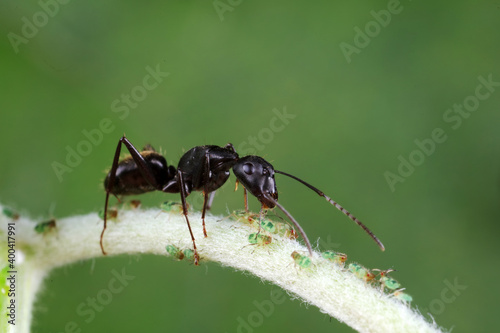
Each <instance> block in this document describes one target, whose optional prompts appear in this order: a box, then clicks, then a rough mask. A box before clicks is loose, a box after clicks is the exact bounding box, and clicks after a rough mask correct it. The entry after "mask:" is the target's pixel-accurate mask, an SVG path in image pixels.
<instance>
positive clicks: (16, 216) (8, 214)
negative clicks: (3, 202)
mask: <svg viewBox="0 0 500 333" xmlns="http://www.w3.org/2000/svg"><path fill="white" fill-rule="evenodd" d="M2 213H3V215H5V216H6V217H8V218H9V219H13V220H17V219H19V214H17V213H16V212H14V211H12V210H10V209H9V208H6V207H4V208H3V209H2Z"/></svg>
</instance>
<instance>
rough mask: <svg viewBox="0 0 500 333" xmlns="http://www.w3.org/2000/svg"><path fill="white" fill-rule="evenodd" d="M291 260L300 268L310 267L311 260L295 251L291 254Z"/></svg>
mask: <svg viewBox="0 0 500 333" xmlns="http://www.w3.org/2000/svg"><path fill="white" fill-rule="evenodd" d="M292 258H293V261H295V264H297V265H299V266H300V267H302V268H307V267H309V266H311V263H312V262H311V259H310V258H309V257H308V256H304V255H302V254H300V253H298V252H297V251H293V252H292Z"/></svg>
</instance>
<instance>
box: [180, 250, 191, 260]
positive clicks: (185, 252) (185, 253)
mask: <svg viewBox="0 0 500 333" xmlns="http://www.w3.org/2000/svg"><path fill="white" fill-rule="evenodd" d="M182 253H184V258H186V259H187V260H194V251H193V250H191V249H185V250H184V251H182Z"/></svg>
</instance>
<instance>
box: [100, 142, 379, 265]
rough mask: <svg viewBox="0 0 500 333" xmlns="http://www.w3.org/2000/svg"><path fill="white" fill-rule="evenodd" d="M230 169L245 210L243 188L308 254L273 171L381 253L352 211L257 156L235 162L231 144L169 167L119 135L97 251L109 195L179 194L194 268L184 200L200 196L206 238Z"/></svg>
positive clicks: (199, 151)
mask: <svg viewBox="0 0 500 333" xmlns="http://www.w3.org/2000/svg"><path fill="white" fill-rule="evenodd" d="M122 144H124V145H125V147H127V149H128V151H129V152H130V155H131V156H127V157H125V158H124V159H123V160H121V161H119V158H120V151H121V146H122ZM231 169H232V170H233V173H234V175H235V176H236V184H238V182H240V183H241V184H243V186H244V188H245V190H244V194H245V209H247V208H248V206H247V195H246V190H248V191H250V193H252V194H253V195H254V196H255V197H256V198H257V199H258V200H259V201H260V203H261V205H262V210H261V212H262V211H263V210H264V209H267V208H274V207H278V208H279V209H280V210H282V211H283V213H284V214H285V215H286V216H287V217H288V218H289V219H290V221H292V223H293V224H294V225H295V227H296V228H297V230H298V231H299V232H300V234H301V235H302V238H303V239H304V241H305V243H306V245H307V248H308V250H309V254H310V255H312V247H311V243H310V242H309V239H308V238H307V236H306V234H305V232H304V230H303V229H302V228H301V227H300V225H299V223H298V222H297V221H296V220H295V219H294V218H293V217H292V215H290V213H288V211H287V210H286V209H285V208H284V207H283V206H282V205H281V204H279V203H278V192H277V189H276V182H275V179H274V174H275V173H279V174H282V175H285V176H288V177H291V178H293V179H295V180H297V181H299V182H301V183H302V184H304V185H305V186H307V187H309V188H310V189H311V190H313V191H314V192H316V193H317V194H318V195H320V196H322V197H323V198H325V199H326V200H327V201H328V202H329V203H331V204H332V205H333V206H335V207H336V208H338V209H339V210H340V211H341V212H342V213H344V214H345V215H347V216H348V217H349V218H350V219H351V220H353V221H354V222H356V223H357V224H358V225H359V226H360V227H361V228H363V230H365V231H366V232H367V233H368V234H369V235H370V236H371V238H373V240H374V241H375V242H377V244H378V246H379V247H380V249H381V250H382V251H384V249H385V248H384V245H383V244H382V243H381V242H380V240H379V239H378V238H377V237H376V236H375V235H374V234H373V233H372V232H371V231H370V230H369V229H368V228H367V227H366V226H365V225H364V224H363V223H361V221H359V220H358V219H357V218H355V217H354V216H353V215H351V213H349V212H348V211H347V210H345V209H344V208H343V207H342V206H340V205H339V204H338V203H336V202H335V201H333V200H332V199H330V198H329V197H328V196H326V195H325V194H324V193H323V192H322V191H320V190H318V189H317V188H316V187H314V186H312V185H310V184H308V183H306V182H305V181H303V180H301V179H299V178H297V177H295V176H293V175H290V174H288V173H286V172H283V171H278V170H275V169H274V167H273V166H272V165H271V164H270V163H269V162H267V161H266V160H264V159H263V158H262V157H259V156H254V155H249V156H245V157H241V158H240V157H239V156H238V154H237V153H236V151H235V149H234V147H233V145H232V144H230V143H228V144H227V145H225V146H224V147H219V146H213V145H207V146H197V147H194V148H192V149H190V150H188V151H187V152H186V153H185V154H184V155H183V156H182V157H181V159H180V161H179V164H178V166H177V168H175V167H174V166H172V165H168V164H167V161H166V160H165V158H164V157H163V156H162V155H160V154H159V153H157V152H156V151H155V150H154V149H153V147H151V146H150V145H147V146H146V147H144V149H143V151H141V152H139V151H138V150H137V149H136V148H135V147H134V146H133V145H132V143H131V142H130V141H129V140H128V139H127V138H126V137H125V136H123V137H122V138H121V139H120V140H119V141H118V146H117V147H116V151H115V156H114V159H113V165H112V167H111V170H110V172H109V173H108V175H107V176H106V179H105V181H104V187H105V189H106V201H105V203H104V226H103V229H102V233H101V239H100V245H101V250H102V253H103V254H104V255H106V252H105V251H104V246H103V236H104V231H105V230H106V222H107V212H108V201H109V194H110V193H111V194H113V195H115V196H117V195H132V194H142V193H146V192H151V191H162V192H166V193H180V195H181V201H182V208H183V213H184V216H185V218H186V222H187V226H188V229H189V233H190V234H191V239H192V240H193V248H194V262H195V265H198V262H199V255H198V252H197V250H196V244H195V239H194V236H193V232H192V230H191V225H190V224H189V219H188V211H187V204H186V197H187V196H188V195H189V194H190V193H191V192H192V191H202V192H203V197H204V200H203V211H202V214H201V216H202V222H203V234H204V236H205V237H207V231H206V229H205V212H206V211H207V210H208V209H210V206H211V203H212V200H213V194H214V191H216V190H217V189H218V188H219V187H221V186H222V185H224V183H225V182H226V181H227V179H228V178H229V171H230V170H231Z"/></svg>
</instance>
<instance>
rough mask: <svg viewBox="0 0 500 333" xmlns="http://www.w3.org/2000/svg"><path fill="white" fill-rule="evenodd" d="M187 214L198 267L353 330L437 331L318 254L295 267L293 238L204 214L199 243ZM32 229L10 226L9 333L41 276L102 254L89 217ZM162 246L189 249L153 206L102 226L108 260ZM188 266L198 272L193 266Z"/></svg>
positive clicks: (174, 222)
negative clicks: (241, 277) (259, 284)
mask: <svg viewBox="0 0 500 333" xmlns="http://www.w3.org/2000/svg"><path fill="white" fill-rule="evenodd" d="M0 209H1V206H0ZM189 217H190V221H192V222H193V223H192V225H193V227H194V228H193V232H194V235H195V238H196V244H197V246H198V251H199V254H200V257H201V265H203V263H204V262H207V261H215V262H218V263H220V264H221V265H224V266H230V267H234V268H237V269H240V270H244V271H247V272H251V273H252V274H254V275H256V276H259V277H260V278H262V279H264V280H266V281H270V282H272V283H274V284H276V285H278V286H280V287H282V288H283V289H285V290H287V291H288V292H289V293H291V294H293V295H296V297H297V298H299V299H301V300H303V301H304V302H307V303H309V304H312V305H314V306H317V307H318V308H319V309H320V311H321V312H324V313H327V314H329V315H330V316H332V317H335V318H337V319H338V320H339V321H341V322H344V323H346V324H347V325H349V326H351V327H352V328H354V329H356V330H358V331H360V332H442V331H441V330H440V329H439V328H438V327H437V326H436V325H435V324H430V323H428V322H427V321H426V320H425V319H424V318H423V317H422V316H421V315H420V314H418V313H417V312H415V311H414V310H412V309H411V308H410V307H408V306H407V305H405V304H402V303H401V302H399V301H397V300H395V299H394V298H392V297H390V296H387V295H384V294H382V293H381V292H380V290H379V289H376V288H373V287H372V286H370V285H367V284H366V283H365V282H363V281H361V280H360V279H358V278H356V277H355V276H354V275H353V274H351V273H350V272H348V271H346V270H345V269H343V268H341V267H339V266H337V265H334V264H332V263H331V262H328V261H326V260H325V259H323V258H322V257H321V256H320V254H319V253H317V252H315V253H314V255H313V258H312V261H313V264H312V265H311V266H310V267H309V268H300V267H297V266H296V265H295V264H294V261H293V259H292V257H291V254H292V252H293V251H298V252H299V253H301V254H304V255H306V254H307V249H306V248H305V247H304V246H302V245H301V244H300V243H298V242H297V241H292V240H290V239H287V238H281V237H279V236H277V235H273V242H272V243H271V244H270V245H267V246H257V247H256V246H246V245H248V235H249V234H250V233H252V232H255V230H254V229H252V228H251V227H250V226H249V225H247V224H244V223H241V222H236V221H234V220H231V219H229V218H221V217H215V216H211V215H208V216H207V217H206V225H207V231H208V237H207V238H204V237H203V233H202V228H201V225H200V223H199V222H200V220H201V217H200V214H199V213H191V214H190V215H189ZM9 221H10V220H9V219H8V218H7V217H5V216H3V215H2V216H1V217H0V228H1V229H0V230H1V231H2V235H1V239H0V243H2V244H4V242H5V241H6V226H7V223H8V222H9ZM35 224H36V223H35V222H33V221H31V220H29V219H27V218H23V217H21V218H20V219H19V220H18V221H17V222H16V235H17V239H16V246H17V251H18V253H20V252H22V253H23V255H24V262H23V264H22V266H19V271H20V277H21V278H20V279H19V280H18V283H19V285H18V288H19V290H21V291H23V290H24V291H23V292H24V296H22V297H21V298H19V299H18V300H17V301H18V306H20V307H21V309H22V310H20V311H19V312H18V314H17V320H18V322H19V323H20V324H21V325H20V326H16V327H15V329H16V330H15V332H16V333H19V332H21V333H25V332H28V331H29V330H28V329H26V328H25V329H21V326H22V325H24V327H29V323H30V320H31V315H30V312H31V308H32V303H33V301H34V296H35V294H36V292H37V290H38V288H39V286H40V284H41V281H42V279H43V277H44V276H45V274H46V273H47V272H48V271H50V270H51V269H53V268H55V267H58V266H61V265H66V264H69V263H73V262H75V261H79V260H82V259H89V258H93V257H99V256H102V254H101V250H100V247H99V235H100V232H101V228H102V220H101V219H100V218H99V217H98V216H97V214H95V213H92V214H88V215H81V216H74V217H69V218H65V219H60V220H57V226H56V228H55V229H53V230H49V231H47V232H46V233H44V234H38V233H36V232H35V231H34V226H35ZM169 244H172V245H175V246H177V247H179V248H181V249H184V248H192V242H191V238H190V236H189V232H188V230H187V227H186V221H185V219H184V217H183V215H181V214H179V213H164V212H161V211H159V210H157V209H150V210H140V209H137V210H121V211H119V215H118V218H117V220H116V221H109V222H108V229H107V230H106V233H105V236H104V246H105V249H106V251H107V252H108V255H109V256H112V255H118V254H123V253H129V254H134V253H149V254H157V255H166V254H167V253H166V250H165V246H166V245H169ZM245 246H246V247H245ZM2 249H4V247H3V246H2ZM4 253H6V252H4ZM1 255H2V256H5V255H4V254H1ZM193 269H199V268H197V267H194V266H193ZM21 270H22V271H21ZM22 277H24V278H22ZM26 293H28V294H29V295H28V296H26ZM3 318H5V316H3ZM2 320H4V319H2ZM2 325H4V323H2V322H0V327H2ZM10 328H12V327H10Z"/></svg>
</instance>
